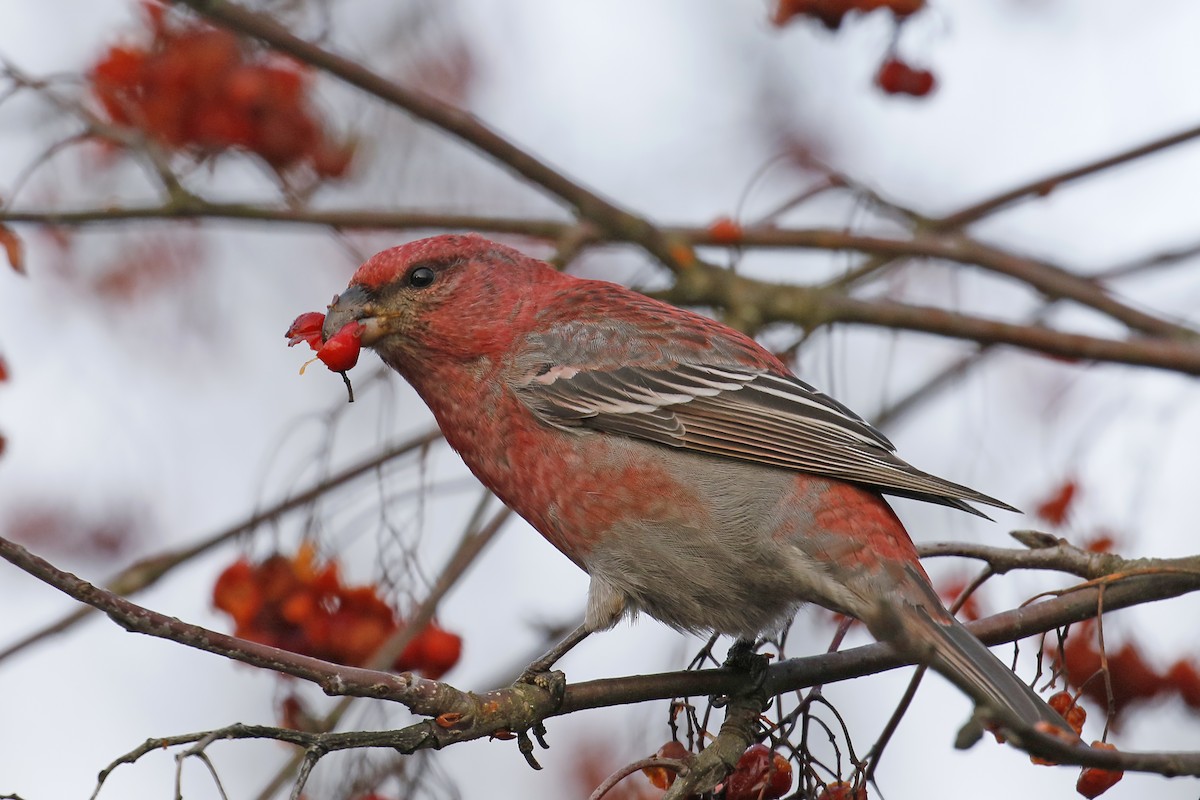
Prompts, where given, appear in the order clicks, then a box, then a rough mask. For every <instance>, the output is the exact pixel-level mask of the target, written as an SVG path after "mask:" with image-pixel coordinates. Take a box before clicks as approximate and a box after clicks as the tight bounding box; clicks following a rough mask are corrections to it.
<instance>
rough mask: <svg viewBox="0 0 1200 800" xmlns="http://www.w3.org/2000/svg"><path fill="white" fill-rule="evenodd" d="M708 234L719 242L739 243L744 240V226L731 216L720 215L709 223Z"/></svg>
mask: <svg viewBox="0 0 1200 800" xmlns="http://www.w3.org/2000/svg"><path fill="white" fill-rule="evenodd" d="M708 235H709V236H711V237H712V240H713V241H714V242H716V243H717V244H737V243H738V242H740V241H742V226H741V225H739V224H737V223H736V222H734V221H733V220H732V219H730V218H729V217H718V218H717V219H715V220H713V221H712V222H711V223H710V224H709V226H708Z"/></svg>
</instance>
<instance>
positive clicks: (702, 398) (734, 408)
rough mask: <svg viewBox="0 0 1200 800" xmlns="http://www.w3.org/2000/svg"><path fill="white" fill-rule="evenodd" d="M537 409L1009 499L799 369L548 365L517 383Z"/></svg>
mask: <svg viewBox="0 0 1200 800" xmlns="http://www.w3.org/2000/svg"><path fill="white" fill-rule="evenodd" d="M517 394H518V396H520V397H521V399H522V400H523V401H524V402H525V403H526V404H527V405H528V406H529V408H530V409H532V410H533V411H534V412H535V413H536V414H537V415H538V416H539V417H540V418H541V419H543V420H544V421H546V422H547V423H549V424H552V425H556V426H559V427H564V428H587V429H591V430H597V431H604V432H607V433H614V434H618V435H622V436H629V437H633V438H636V439H642V440H645V441H650V442H655V443H658V444H661V445H666V446H668V447H678V448H682V449H687V450H693V451H696V452H701V453H707V454H709V455H713V456H717V457H722V458H730V459H735V460H739V461H752V462H757V463H761V464H767V465H770V466H775V467H780V468H783V469H790V470H795V471H797V472H806V473H810V474H813V475H820V476H823V477H829V478H836V479H839V480H845V481H850V482H853V483H858V484H861V485H864V486H868V487H871V488H873V489H875V490H877V491H880V492H883V493H885V494H896V495H902V496H906V497H915V498H917V499H919V500H925V501H927V502H932V503H941V504H943V505H949V506H953V507H955V508H960V509H962V510H964V511H970V512H972V513H974V514H979V515H980V516H983V515H982V514H980V512H979V511H977V510H976V509H975V508H973V507H971V506H970V505H968V504H967V501H971V502H977V503H984V504H987V505H991V506H996V507H998V508H1004V509H1009V510H1015V509H1012V507H1011V506H1009V505H1007V504H1006V503H1003V502H1001V501H999V500H996V499H995V498H992V497H988V496H987V495H985V494H981V493H980V492H976V491H974V490H973V489H969V488H967V487H965V486H960V485H959V484H956V483H952V482H950V481H947V480H944V479H942V478H938V477H936V476H934V475H930V474H928V473H926V472H922V471H921V470H918V469H916V468H915V467H913V466H911V465H910V464H908V463H907V462H905V461H903V460H901V459H900V458H898V457H897V456H896V455H895V452H894V451H895V446H894V445H893V444H892V443H891V442H890V441H889V440H888V438H887V437H886V436H884V435H883V434H882V433H880V432H879V431H878V430H876V429H875V428H873V427H872V426H871V425H870V424H869V423H867V422H866V421H865V420H864V419H862V417H860V416H858V415H857V414H855V413H854V412H853V411H851V410H850V409H848V408H846V407H845V406H844V405H842V404H841V403H839V402H837V401H836V400H834V399H833V398H831V397H829V396H828V395H826V394H823V393H822V392H820V391H818V390H816V389H815V388H813V387H812V386H809V385H808V384H807V383H805V382H803V381H801V380H800V379H798V378H794V377H791V376H787V375H779V374H776V373H773V372H770V371H767V370H763V369H754V368H748V367H739V366H729V365H708V364H695V363H683V364H678V365H676V366H674V367H673V368H671V369H655V368H646V367H633V366H626V367H619V368H617V369H612V370H596V369H585V368H563V367H559V368H556V369H544V370H542V371H541V372H539V373H538V374H536V375H533V376H531V377H530V378H529V380H528V381H527V382H525V383H524V384H522V385H521V386H519V387H517Z"/></svg>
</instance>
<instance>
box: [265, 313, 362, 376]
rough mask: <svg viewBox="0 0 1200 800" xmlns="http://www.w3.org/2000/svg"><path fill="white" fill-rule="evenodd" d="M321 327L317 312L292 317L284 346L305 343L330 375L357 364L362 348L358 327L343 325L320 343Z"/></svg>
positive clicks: (360, 331)
mask: <svg viewBox="0 0 1200 800" xmlns="http://www.w3.org/2000/svg"><path fill="white" fill-rule="evenodd" d="M324 324H325V315H324V314H322V313H321V312H319V311H308V312H306V313H304V314H301V315H300V316H298V317H296V318H295V319H294V320H292V324H291V327H289V328H288V329H287V333H285V334H284V336H286V337H287V340H288V347H293V346H294V345H297V344H300V342H305V343H306V344H307V345H308V346H309V347H311V348H312V349H313V350H314V351H315V352H316V354H317V358H319V359H320V360H321V363H323V364H324V365H325V366H327V367H329V369H331V370H333V371H334V372H345V371H346V370H348V369H350V368H352V367H353V366H354V365H355V364H357V363H358V353H359V351H360V350H361V349H362V343H361V341H360V339H361V337H362V325H360V324H359V323H357V322H347V323H346V324H345V325H343V326H342V328H341V330H339V331H338V332H337V333H335V334H334V335H333V336H330V337H329V339H328V340H327V341H324V342H322V341H321V327H322V326H323V325H324ZM309 363H310V364H311V363H312V362H311V361H310V362H309ZM305 366H307V364H306V365H305ZM300 371H301V372H303V371H304V370H303V369H301V370H300Z"/></svg>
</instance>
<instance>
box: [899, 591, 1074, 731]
mask: <svg viewBox="0 0 1200 800" xmlns="http://www.w3.org/2000/svg"><path fill="white" fill-rule="evenodd" d="M938 611H940V612H942V613H941V614H939V615H938V616H939V617H941V618H939V619H935V618H934V617H932V616H931V615H930V614H929V612H928V611H927V610H926V608H925V607H922V606H913V605H908V604H905V607H904V608H903V610H902V611H901V612H900V613H898V614H896V615H895V619H896V622H898V623H899V626H900V628H901V632H900V636H899V641H901V642H903V643H904V644H905V645H907V646H909V647H910V648H911V649H912V651H913V654H914V655H915V656H917V657H918V658H919V659H920V660H921V661H922V662H923V663H927V664H928V665H929V666H930V667H931V668H933V669H934V670H936V671H937V672H939V673H941V674H942V675H943V676H944V677H945V678H946V679H947V680H949V681H950V682H951V683H953V684H954V685H955V686H957V687H958V688H959V689H962V691H963V692H965V693H966V694H967V695H969V696H970V697H971V699H972V700H974V701H975V703H976V704H977V705H978V706H980V707H981V708H982V710H983V711H984V713H985V715H986V716H988V717H990V718H992V719H994V720H995V721H996V722H999V723H1001V724H1002V725H1008V726H1010V727H1012V726H1015V727H1017V728H1021V727H1034V726H1037V725H1038V723H1048V724H1049V725H1052V726H1053V727H1054V728H1055V729H1058V730H1061V731H1064V732H1066V733H1068V734H1070V736H1071V738H1072V739H1075V738H1077V736H1076V734H1075V732H1074V731H1073V730H1071V728H1070V726H1068V725H1067V722H1066V720H1064V719H1063V718H1062V716H1060V715H1059V714H1058V712H1056V711H1055V710H1054V709H1052V708H1050V706H1048V705H1046V702H1045V701H1044V700H1042V698H1041V697H1039V696H1038V695H1037V693H1036V692H1034V691H1033V689H1031V688H1030V687H1029V685H1028V684H1026V683H1025V682H1024V681H1023V680H1021V679H1020V678H1019V677H1018V676H1017V675H1016V674H1014V673H1013V671H1012V670H1011V669H1009V668H1008V667H1007V666H1005V665H1004V663H1003V662H1002V661H1000V659H998V658H996V656H995V655H993V654H992V652H991V651H990V650H988V648H987V646H986V645H984V643H983V642H981V641H979V639H977V638H975V635H974V634H972V633H971V632H970V631H968V630H967V629H966V628H965V627H963V625H962V624H961V623H960V622H959V621H958V620H956V619H954V618H953V617H952V616H950V615H949V613H948V612H944V611H942V609H941V608H940V604H939V606H938ZM943 614H944V615H945V616H944V617H943V616H942V615H943ZM893 641H895V640H893Z"/></svg>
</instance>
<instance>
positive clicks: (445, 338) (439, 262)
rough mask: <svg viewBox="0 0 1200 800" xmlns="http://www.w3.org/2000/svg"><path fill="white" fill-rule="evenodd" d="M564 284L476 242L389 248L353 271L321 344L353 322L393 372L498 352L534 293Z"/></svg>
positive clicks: (538, 265) (448, 240)
mask: <svg viewBox="0 0 1200 800" xmlns="http://www.w3.org/2000/svg"><path fill="white" fill-rule="evenodd" d="M558 280H568V279H566V278H563V277H562V276H561V275H559V273H557V272H556V271H555V270H553V269H552V268H551V267H550V266H549V265H547V264H544V263H542V262H540V261H537V260H536V259H533V258H530V257H528V256H526V255H524V254H522V253H520V252H518V251H516V250H513V249H512V248H510V247H505V246H504V245H501V244H497V243H496V242H492V241H489V240H487V239H485V238H483V237H482V236H479V235H477V234H469V235H447V236H434V237H432V238H429V239H421V240H419V241H415V242H410V243H408V244H405V245H401V246H400V247H393V248H391V249H389V250H384V251H383V252H381V253H378V254H376V255H375V256H373V257H371V258H370V259H369V260H368V261H367V262H366V263H364V264H363V265H362V266H361V267H359V268H358V271H357V272H355V273H354V277H353V278H351V280H350V285H349V286H348V287H347V288H346V290H345V291H344V292H342V293H341V294H339V295H338V296H336V297H335V298H334V299H333V302H332V303H331V304H330V305H329V310H328V313H327V314H326V315H325V324H324V326H323V327H322V338H323V339H326V340H327V339H329V337H331V336H333V335H334V334H335V333H337V332H338V331H339V330H341V329H342V327H343V326H344V325H346V324H347V323H350V322H358V323H360V324H361V325H362V326H363V327H362V337H361V342H362V345H363V346H364V347H371V348H374V349H375V350H376V352H378V353H379V354H380V355H381V356H382V357H383V359H384V360H385V361H387V362H388V363H390V364H392V365H393V366H399V365H401V364H404V363H411V362H412V361H413V360H414V359H417V360H421V359H425V358H430V357H440V358H450V359H461V360H466V359H472V358H477V357H479V356H486V355H488V354H490V353H493V352H496V351H499V350H503V349H504V348H506V347H507V346H508V344H509V343H510V342H511V341H512V337H513V330H514V328H515V323H517V322H518V320H519V319H520V318H521V317H522V316H523V315H524V314H526V313H532V308H527V306H528V305H529V302H528V301H529V300H530V299H531V294H533V293H534V292H536V291H537V289H538V288H539V287H543V286H546V285H547V284H553V283H555V282H557V281H558Z"/></svg>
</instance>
